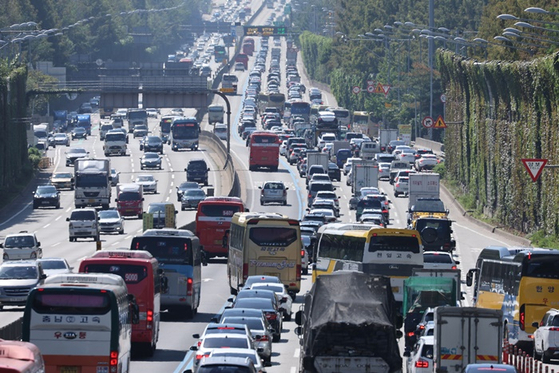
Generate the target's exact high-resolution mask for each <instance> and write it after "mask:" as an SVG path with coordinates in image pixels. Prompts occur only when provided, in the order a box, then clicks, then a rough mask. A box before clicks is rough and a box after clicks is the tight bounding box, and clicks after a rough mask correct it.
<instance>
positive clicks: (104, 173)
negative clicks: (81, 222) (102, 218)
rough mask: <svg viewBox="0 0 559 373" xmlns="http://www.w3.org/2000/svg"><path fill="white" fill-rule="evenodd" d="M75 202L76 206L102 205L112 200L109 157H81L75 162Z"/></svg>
mask: <svg viewBox="0 0 559 373" xmlns="http://www.w3.org/2000/svg"><path fill="white" fill-rule="evenodd" d="M74 176H75V180H76V187H75V189H74V204H75V205H76V208H80V207H86V206H101V207H102V208H103V209H108V208H109V204H110V202H111V163H110V161H109V160H108V159H88V158H79V159H76V161H75V162H74Z"/></svg>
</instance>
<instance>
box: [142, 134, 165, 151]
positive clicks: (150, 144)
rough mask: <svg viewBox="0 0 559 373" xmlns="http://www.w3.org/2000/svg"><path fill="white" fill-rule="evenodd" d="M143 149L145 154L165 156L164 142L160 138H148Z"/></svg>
mask: <svg viewBox="0 0 559 373" xmlns="http://www.w3.org/2000/svg"><path fill="white" fill-rule="evenodd" d="M142 147H143V150H144V151H145V152H155V153H159V154H163V140H161V138H160V137H159V136H147V137H146V138H145V140H144V142H143V146H142ZM140 150H141V149H140Z"/></svg>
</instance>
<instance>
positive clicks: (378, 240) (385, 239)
mask: <svg viewBox="0 0 559 373" xmlns="http://www.w3.org/2000/svg"><path fill="white" fill-rule="evenodd" d="M419 250H420V247H419V241H418V240H417V237H412V236H402V237H399V236H372V237H371V241H370V243H369V252H370V253H372V252H377V251H401V252H411V253H414V254H417V253H419V252H420V251H419Z"/></svg>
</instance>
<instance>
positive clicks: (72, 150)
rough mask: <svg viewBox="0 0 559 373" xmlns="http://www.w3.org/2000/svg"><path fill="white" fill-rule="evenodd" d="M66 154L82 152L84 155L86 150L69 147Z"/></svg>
mask: <svg viewBox="0 0 559 373" xmlns="http://www.w3.org/2000/svg"><path fill="white" fill-rule="evenodd" d="M68 154H72V155H78V154H83V155H86V154H87V152H86V151H85V149H76V148H74V149H70V150H68Z"/></svg>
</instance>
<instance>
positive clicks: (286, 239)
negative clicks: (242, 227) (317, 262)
mask: <svg viewBox="0 0 559 373" xmlns="http://www.w3.org/2000/svg"><path fill="white" fill-rule="evenodd" d="M249 238H250V240H251V241H252V242H254V243H255V244H257V245H258V246H281V247H285V246H289V245H291V244H292V243H293V242H295V241H296V240H297V230H295V229H292V228H278V227H270V228H267V227H262V228H251V229H250V233H249Z"/></svg>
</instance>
